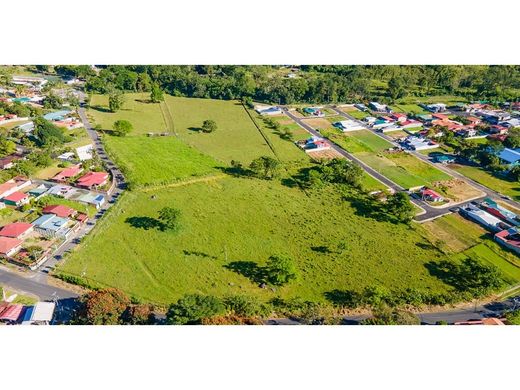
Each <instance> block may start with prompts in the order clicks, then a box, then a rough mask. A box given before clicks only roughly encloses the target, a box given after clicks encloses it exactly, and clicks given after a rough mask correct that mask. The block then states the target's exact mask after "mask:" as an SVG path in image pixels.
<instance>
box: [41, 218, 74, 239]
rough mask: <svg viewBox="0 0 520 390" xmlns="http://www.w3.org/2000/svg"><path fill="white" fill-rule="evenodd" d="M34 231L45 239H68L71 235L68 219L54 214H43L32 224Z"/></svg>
mask: <svg viewBox="0 0 520 390" xmlns="http://www.w3.org/2000/svg"><path fill="white" fill-rule="evenodd" d="M33 225H34V230H36V231H37V232H38V233H40V234H42V235H43V236H45V237H63V238H68V237H69V235H70V234H71V233H72V229H70V228H69V225H70V219H68V218H61V217H58V216H56V215H54V214H44V215H42V216H41V217H40V218H38V219H37V220H36V221H34V222H33Z"/></svg>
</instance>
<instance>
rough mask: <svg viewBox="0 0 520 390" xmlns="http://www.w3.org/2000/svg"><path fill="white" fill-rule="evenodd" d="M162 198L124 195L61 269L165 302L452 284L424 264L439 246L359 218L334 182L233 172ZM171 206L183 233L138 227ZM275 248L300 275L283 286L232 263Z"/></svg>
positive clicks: (261, 258) (314, 296)
mask: <svg viewBox="0 0 520 390" xmlns="http://www.w3.org/2000/svg"><path fill="white" fill-rule="evenodd" d="M156 195H157V197H156V198H155V199H151V198H150V196H149V195H148V194H145V193H142V192H132V193H128V192H127V193H125V194H124V195H123V197H122V198H121V200H120V201H119V202H118V203H117V204H116V205H115V206H114V209H112V210H111V211H110V213H109V214H108V215H107V216H106V217H105V218H104V219H102V220H101V222H100V224H99V226H97V227H96V230H95V231H94V232H93V233H92V234H90V235H89V236H87V238H86V239H85V241H84V242H83V243H82V244H81V245H80V246H79V249H77V250H76V251H74V252H73V253H72V255H71V257H69V258H68V259H67V260H66V262H65V264H64V265H63V266H62V267H60V270H59V271H62V272H65V273H69V274H73V275H80V274H81V273H82V271H83V270H86V275H87V278H88V280H89V281H90V282H94V283H98V284H100V285H104V286H115V287H119V288H122V289H123V290H125V291H126V292H128V293H129V294H131V295H134V296H136V297H139V298H141V299H143V300H146V301H153V302H158V303H162V304H168V303H170V302H172V301H173V300H175V299H177V298H178V297H180V296H182V295H183V294H184V293H196V292H198V293H206V294H214V295H218V296H222V295H226V294H232V293H244V294H251V295H255V296H258V297H260V298H262V299H269V298H272V297H274V296H281V297H285V298H289V297H296V296H298V297H302V298H304V299H311V300H315V301H324V300H325V297H324V294H325V293H326V292H328V291H331V290H334V289H354V290H361V289H363V288H364V287H365V286H367V285H372V284H375V285H383V286H386V287H388V288H391V289H405V288H407V287H416V288H419V289H421V290H429V291H439V292H441V291H446V290H447V289H449V287H448V286H446V285H445V284H443V283H442V282H441V281H440V280H438V279H436V278H435V277H432V276H430V275H429V273H428V272H427V270H426V268H425V263H427V262H429V261H431V260H434V259H437V258H438V257H439V256H440V252H438V251H437V250H436V249H433V248H432V247H430V246H425V245H422V243H423V242H424V238H423V237H422V236H421V234H419V232H417V231H416V230H415V229H413V228H410V227H408V226H405V225H395V224H391V223H386V222H378V221H376V220H374V219H371V218H367V217H364V216H362V215H358V213H357V212H356V211H355V208H353V207H352V206H351V204H350V203H349V202H347V201H344V200H342V198H341V195H340V194H339V193H337V192H335V191H333V190H332V189H331V188H325V189H321V190H319V191H316V192H310V195H309V196H307V195H305V194H304V193H303V192H302V191H301V190H299V189H297V188H289V187H285V186H283V185H281V184H280V183H279V182H274V181H273V182H270V181H261V180H256V179H239V178H231V177H226V178H223V179H221V180H218V181H214V182H212V183H210V184H208V183H193V184H189V185H185V186H181V187H176V188H168V189H163V190H161V191H160V192H158V193H157V194H156ZM172 205H173V206H175V207H178V208H179V209H180V210H181V212H182V229H181V230H180V231H179V232H178V233H171V232H161V231H158V230H156V229H153V228H152V229H148V230H147V229H145V228H139V227H137V226H139V225H141V226H143V225H144V226H146V222H147V221H149V220H148V219H147V218H156V217H157V212H158V210H160V209H161V208H162V207H164V206H172ZM309 210H313V213H312V216H311V215H310V214H309ZM128 218H133V223H134V226H133V225H132V224H130V223H128V222H126V220H127V219H128ZM253 221H254V222H253ZM141 222H143V223H141ZM339 243H344V244H345V247H346V248H347V249H344V250H341V249H339V248H340V247H338V244H339ZM276 253H285V254H288V255H290V256H291V257H292V258H293V259H294V261H295V262H296V265H297V268H298V272H299V276H298V279H297V280H296V281H294V282H293V283H291V284H289V285H287V286H285V287H282V288H277V289H276V291H272V290H271V289H262V288H259V287H258V284H257V283H254V282H252V281H251V280H250V279H248V278H247V277H245V276H242V275H241V274H239V273H237V272H234V271H232V270H230V269H229V268H227V267H226V265H229V264H230V263H233V262H245V263H238V264H237V265H238V266H240V267H241V269H243V270H244V272H247V269H255V267H257V265H260V266H261V265H263V264H265V261H266V260H267V259H268V257H269V256H271V255H273V254H276Z"/></svg>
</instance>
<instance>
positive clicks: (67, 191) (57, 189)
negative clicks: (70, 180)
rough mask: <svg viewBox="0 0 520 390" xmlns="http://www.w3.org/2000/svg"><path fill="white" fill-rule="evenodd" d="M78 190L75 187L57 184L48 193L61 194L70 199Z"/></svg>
mask: <svg viewBox="0 0 520 390" xmlns="http://www.w3.org/2000/svg"><path fill="white" fill-rule="evenodd" d="M76 192H77V190H76V189H75V188H74V187H71V186H66V185H62V184H57V185H55V186H54V187H51V188H49V189H48V190H47V194H48V195H54V196H59V197H60V198H65V199H69V198H70V197H71V196H72V195H74V194H75V193H76Z"/></svg>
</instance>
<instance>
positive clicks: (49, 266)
mask: <svg viewBox="0 0 520 390" xmlns="http://www.w3.org/2000/svg"><path fill="white" fill-rule="evenodd" d="M79 99H80V102H82V103H83V102H84V99H85V95H84V94H83V93H79ZM78 114H79V116H80V118H81V120H82V122H83V125H84V126H85V129H86V130H87V133H88V134H89V136H90V138H91V139H92V142H93V144H94V148H95V150H96V152H97V154H98V156H99V157H100V159H101V160H102V161H103V163H104V164H105V166H106V167H107V168H108V169H109V170H110V173H111V175H112V177H113V178H114V180H115V182H116V186H115V189H114V191H113V192H112V194H111V195H109V196H106V200H107V202H106V203H105V204H104V205H103V206H102V207H101V208H100V209H99V210H98V212H97V213H96V215H95V216H94V217H93V218H91V220H90V221H89V222H88V223H87V224H85V225H84V226H82V227H81V229H80V230H79V231H78V232H76V233H75V234H74V235H72V236H71V237H69V239H68V240H67V241H66V242H65V243H64V244H63V245H62V246H61V247H60V248H59V249H58V250H57V251H55V252H54V253H53V256H52V257H50V258H49V260H47V261H46V262H45V263H44V264H43V265H42V266H41V267H40V268H39V269H38V270H36V271H26V276H21V275H20V274H18V273H14V272H12V271H10V270H9V269H7V268H5V267H2V268H0V283H1V284H4V285H5V286H7V287H11V288H13V289H15V290H20V291H23V292H26V293H30V294H33V295H36V296H38V297H40V299H43V300H48V299H52V294H53V293H54V292H57V294H58V295H59V296H60V298H71V297H76V296H77V295H76V294H75V293H72V292H70V291H66V290H63V289H57V288H55V287H52V286H49V285H48V281H47V278H48V273H49V272H50V271H52V270H53V269H54V268H55V267H56V265H57V264H58V263H59V261H60V260H61V259H62V258H63V255H64V254H65V252H68V251H71V250H72V249H74V247H75V246H76V245H78V244H79V242H80V239H81V238H82V237H84V236H85V235H87V234H88V233H89V232H90V231H91V230H92V229H93V228H94V227H95V224H96V223H97V222H98V221H99V219H100V218H101V217H102V216H103V215H104V214H105V212H106V211H107V210H108V208H110V207H111V205H112V204H113V203H114V202H115V201H116V200H117V199H118V198H119V197H120V196H121V194H122V192H123V191H124V190H125V189H126V182H125V178H124V176H123V173H122V172H121V171H120V170H119V169H118V168H117V166H116V165H115V164H114V162H113V161H112V160H111V159H110V157H109V156H108V155H107V154H106V152H105V150H104V148H103V143H102V142H101V139H100V138H99V136H98V134H97V132H96V131H95V130H94V129H93V128H92V125H91V124H90V122H89V120H88V118H87V116H86V113H85V109H84V108H83V104H82V106H81V107H80V108H79V109H78Z"/></svg>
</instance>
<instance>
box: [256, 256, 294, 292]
mask: <svg viewBox="0 0 520 390" xmlns="http://www.w3.org/2000/svg"><path fill="white" fill-rule="evenodd" d="M264 272H265V276H266V280H267V281H268V282H269V283H271V284H274V285H277V286H282V285H284V284H287V283H289V282H290V281H291V280H294V279H296V267H295V266H294V263H293V261H292V259H291V258H290V257H288V256H285V255H274V256H271V257H269V259H268V260H267V264H266V266H265V268H264Z"/></svg>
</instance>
